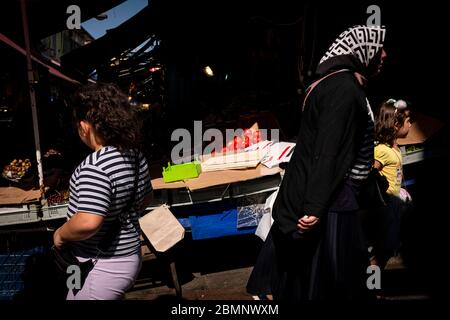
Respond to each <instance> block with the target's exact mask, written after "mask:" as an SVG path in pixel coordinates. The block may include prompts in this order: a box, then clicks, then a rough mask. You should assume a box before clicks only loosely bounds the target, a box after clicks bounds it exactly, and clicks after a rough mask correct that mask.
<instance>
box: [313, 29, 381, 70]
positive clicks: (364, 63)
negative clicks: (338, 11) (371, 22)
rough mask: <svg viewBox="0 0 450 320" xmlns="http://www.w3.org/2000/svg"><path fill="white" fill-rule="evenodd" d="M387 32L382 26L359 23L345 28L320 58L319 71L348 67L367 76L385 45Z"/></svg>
mask: <svg viewBox="0 0 450 320" xmlns="http://www.w3.org/2000/svg"><path fill="white" fill-rule="evenodd" d="M385 33H386V29H385V28H384V27H381V26H363V25H359V26H354V27H351V28H349V29H347V30H345V31H344V32H342V33H341V34H340V35H339V37H338V38H337V39H336V40H335V41H334V42H333V44H332V45H331V46H330V48H329V49H328V51H327V52H326V53H325V55H324V56H323V57H322V59H320V62H319V66H318V67H317V73H318V74H319V75H325V74H327V73H329V71H330V70H337V69H339V68H347V69H351V70H353V71H358V72H360V73H361V74H363V75H365V76H367V72H368V67H369V65H370V63H371V61H372V60H373V58H374V57H375V56H376V55H377V53H379V52H380V50H381V48H382V47H383V44H384V36H385Z"/></svg>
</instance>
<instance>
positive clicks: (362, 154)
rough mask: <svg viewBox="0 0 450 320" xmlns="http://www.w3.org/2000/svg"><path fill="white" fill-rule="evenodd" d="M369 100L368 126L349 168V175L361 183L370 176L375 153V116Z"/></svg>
mask: <svg viewBox="0 0 450 320" xmlns="http://www.w3.org/2000/svg"><path fill="white" fill-rule="evenodd" d="M366 102H367V113H368V117H367V126H366V129H365V131H364V136H363V138H362V140H361V144H360V147H359V150H358V152H357V154H356V159H355V161H354V162H353V165H352V166H351V167H350V168H349V170H348V172H347V175H348V176H349V177H350V178H351V179H352V180H353V181H354V182H356V183H358V184H359V183H360V182H362V181H363V180H365V179H366V178H367V177H368V176H369V172H370V170H371V168H372V165H373V155H374V136H375V127H374V116H373V112H372V108H371V107H370V104H369V101H368V100H367V99H366Z"/></svg>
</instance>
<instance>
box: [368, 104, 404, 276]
mask: <svg viewBox="0 0 450 320" xmlns="http://www.w3.org/2000/svg"><path fill="white" fill-rule="evenodd" d="M399 101H401V100H399ZM410 127H411V123H410V118H409V110H408V109H407V108H400V107H399V104H398V103H397V101H395V100H393V99H389V100H388V101H386V102H384V103H383V104H382V106H381V108H380V110H379V111H378V114H377V117H376V119H375V140H376V141H377V145H376V146H375V161H374V167H375V168H376V169H378V170H379V171H380V173H381V174H382V175H383V176H385V177H386V178H387V180H388V182H389V188H388V189H387V191H386V194H387V197H386V207H384V208H382V209H381V210H380V211H379V216H378V217H377V226H376V228H377V229H378V232H377V236H376V241H375V244H374V247H373V250H372V254H373V258H372V259H371V263H372V264H377V265H378V266H379V267H380V268H384V267H385V265H386V263H387V261H388V260H389V258H390V257H391V256H392V255H393V254H394V252H395V251H396V250H397V249H398V248H399V246H400V211H401V203H402V201H401V200H400V189H401V185H402V179H403V172H402V164H403V161H402V154H401V151H400V148H399V147H398V144H397V139H398V138H404V137H406V136H407V135H408V132H409V128H410Z"/></svg>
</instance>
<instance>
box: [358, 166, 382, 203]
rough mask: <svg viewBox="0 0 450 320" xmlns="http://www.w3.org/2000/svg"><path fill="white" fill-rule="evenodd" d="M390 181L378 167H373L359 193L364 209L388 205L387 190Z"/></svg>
mask: <svg viewBox="0 0 450 320" xmlns="http://www.w3.org/2000/svg"><path fill="white" fill-rule="evenodd" d="M388 188H389V182H388V181H387V179H386V177H385V176H383V175H381V173H380V172H379V171H378V170H377V169H376V168H372V170H371V171H370V173H369V176H368V177H367V179H366V180H365V181H364V183H363V184H362V185H361V190H360V193H359V197H358V200H359V206H360V208H362V209H371V208H379V207H384V206H386V191H387V189H388Z"/></svg>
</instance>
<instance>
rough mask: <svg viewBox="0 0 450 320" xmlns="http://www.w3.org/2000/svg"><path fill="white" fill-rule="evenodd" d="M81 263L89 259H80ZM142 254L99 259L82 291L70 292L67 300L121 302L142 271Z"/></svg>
mask: <svg viewBox="0 0 450 320" xmlns="http://www.w3.org/2000/svg"><path fill="white" fill-rule="evenodd" d="M78 260H79V261H80V262H84V261H86V260H87V259H86V258H82V257H78ZM141 264H142V259H141V254H140V253H137V254H134V255H131V256H126V257H119V258H111V259H98V261H97V263H96V264H95V266H94V268H93V269H92V270H91V271H90V272H89V274H88V276H87V278H86V281H85V283H84V285H83V287H82V288H81V290H69V293H68V294H67V298H66V299H67V300H120V299H123V297H124V295H125V292H126V291H127V290H129V289H130V288H131V287H132V286H133V284H134V281H135V280H136V278H137V276H138V273H139V271H140V269H141Z"/></svg>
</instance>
